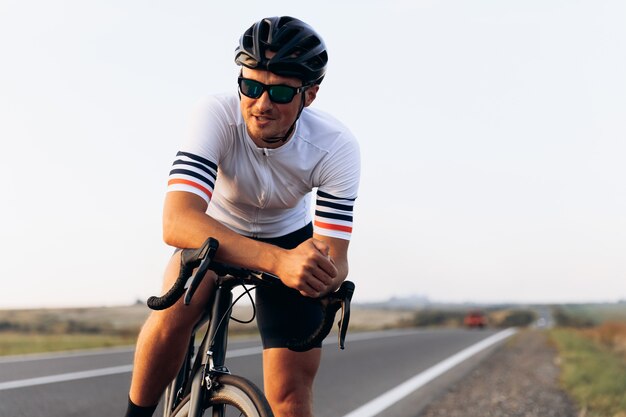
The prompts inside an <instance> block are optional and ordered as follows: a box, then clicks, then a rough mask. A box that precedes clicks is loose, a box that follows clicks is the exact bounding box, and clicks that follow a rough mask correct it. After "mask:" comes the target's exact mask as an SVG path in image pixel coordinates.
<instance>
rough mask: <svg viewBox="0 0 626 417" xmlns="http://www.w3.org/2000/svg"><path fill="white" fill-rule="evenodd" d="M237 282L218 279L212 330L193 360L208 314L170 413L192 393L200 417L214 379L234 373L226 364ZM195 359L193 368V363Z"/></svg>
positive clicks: (195, 413)
mask: <svg viewBox="0 0 626 417" xmlns="http://www.w3.org/2000/svg"><path fill="white" fill-rule="evenodd" d="M233 281H234V280H233V279H225V278H224V277H218V280H217V283H216V290H215V295H214V299H213V300H212V301H211V302H210V304H208V305H210V306H211V314H210V316H209V317H210V318H209V327H208V329H207V331H206V333H205V336H204V339H203V340H202V343H201V344H200V346H199V348H198V352H197V354H196V357H195V359H193V356H194V350H195V349H194V339H195V335H196V333H197V331H198V330H199V329H200V327H201V326H202V325H203V324H205V323H206V321H207V316H206V315H205V316H203V318H202V319H201V320H200V322H199V323H198V325H197V326H196V328H195V329H194V330H193V332H192V335H191V338H190V341H189V348H188V351H187V356H186V358H185V361H184V363H183V365H182V367H181V370H180V371H179V373H178V377H177V383H176V390H175V391H176V392H173V393H172V397H171V398H169V399H166V401H167V402H168V405H167V407H168V410H169V411H171V410H172V409H173V408H175V407H174V406H175V404H174V402H175V401H176V402H177V401H179V400H180V399H181V398H183V397H184V396H185V395H186V394H187V393H189V392H191V394H192V395H191V409H190V413H189V415H190V416H200V415H201V413H202V410H203V408H204V403H205V397H206V393H207V392H208V390H210V389H211V388H212V380H213V377H214V376H215V375H217V374H224V373H226V374H229V373H230V371H229V370H228V368H227V367H226V366H225V361H226V351H227V347H228V325H229V320H230V315H231V309H232V301H233V293H232V290H233V288H234V287H235V286H236V285H237V284H238V283H235V282H233ZM192 360H193V365H192V364H191V361H192ZM189 376H190V377H189ZM196 381H197V382H196ZM194 382H196V383H194ZM181 393H182V394H181Z"/></svg>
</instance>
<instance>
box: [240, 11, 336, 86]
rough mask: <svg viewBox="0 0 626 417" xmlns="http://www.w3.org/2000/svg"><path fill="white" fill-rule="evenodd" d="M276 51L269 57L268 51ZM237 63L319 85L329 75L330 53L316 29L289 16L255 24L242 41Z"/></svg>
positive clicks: (264, 20) (269, 18) (271, 18)
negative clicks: (327, 72) (327, 64)
mask: <svg viewBox="0 0 626 417" xmlns="http://www.w3.org/2000/svg"><path fill="white" fill-rule="evenodd" d="M267 51H270V52H273V53H274V55H273V56H272V57H271V58H267V56H266V52H267ZM235 62H236V63H237V65H243V66H244V67H247V68H252V69H262V70H267V71H270V72H273V73H274V74H278V75H282V76H285V77H295V78H299V79H301V80H302V82H303V83H304V84H305V85H306V84H319V83H321V82H322V79H323V78H324V74H326V63H327V62H328V53H327V52H326V45H325V44H324V41H323V40H322V38H321V37H320V36H319V35H318V34H317V32H315V30H313V28H312V27H311V26H309V25H307V24H306V23H304V22H303V21H301V20H298V19H296V18H294V17H290V16H282V17H268V18H265V19H263V20H260V21H258V22H256V23H254V24H253V25H252V26H250V28H249V29H248V30H246V32H245V33H244V34H243V35H242V36H241V38H240V39H239V46H238V47H237V49H235Z"/></svg>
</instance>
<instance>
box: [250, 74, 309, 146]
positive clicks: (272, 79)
mask: <svg viewBox="0 0 626 417" xmlns="http://www.w3.org/2000/svg"><path fill="white" fill-rule="evenodd" d="M242 77H244V78H249V79H251V80H255V81H258V82H260V83H263V84H266V85H273V84H282V85H288V86H291V87H301V86H302V81H300V80H299V79H297V78H290V77H282V76H280V75H276V74H274V73H271V72H269V71H264V70H254V69H250V68H246V67H243V68H242ZM318 88H319V86H318V85H315V86H312V87H310V88H308V89H307V90H305V91H304V92H301V93H298V94H296V95H295V97H294V98H293V100H292V101H291V102H290V103H286V104H279V103H274V102H272V101H271V100H270V97H269V94H268V92H267V91H264V92H263V94H262V95H261V97H259V98H257V99H254V98H250V97H246V96H245V95H243V94H240V96H241V103H240V106H241V114H242V115H243V119H244V121H245V123H246V127H247V129H248V134H249V135H250V137H251V138H252V140H253V141H254V143H255V144H256V145H257V146H259V147H263V148H277V147H279V146H281V145H282V144H283V143H284V142H283V141H278V142H275V140H272V138H276V137H283V136H285V135H286V134H287V132H288V131H289V128H290V127H291V125H292V124H293V122H294V120H295V119H296V116H297V115H298V111H299V110H300V105H301V103H302V94H304V106H305V107H306V106H308V105H310V104H311V103H312V102H313V100H314V99H315V96H316V94H317V90H318ZM263 139H269V140H270V142H265V141H264V140H263Z"/></svg>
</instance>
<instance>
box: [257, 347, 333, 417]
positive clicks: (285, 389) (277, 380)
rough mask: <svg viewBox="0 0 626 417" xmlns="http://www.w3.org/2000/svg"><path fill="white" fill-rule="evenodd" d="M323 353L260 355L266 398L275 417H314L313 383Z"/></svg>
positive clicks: (268, 351) (278, 351) (279, 351)
mask: <svg viewBox="0 0 626 417" xmlns="http://www.w3.org/2000/svg"><path fill="white" fill-rule="evenodd" d="M321 357H322V349H320V348H316V349H312V350H309V351H308V352H293V351H291V350H289V349H285V348H272V349H265V350H264V351H263V380H264V386H265V396H266V397H267V399H268V401H269V403H270V405H271V406H272V411H273V412H274V415H275V416H276V417H313V381H314V379H315V375H316V374H317V370H318V368H319V365H320V360H321Z"/></svg>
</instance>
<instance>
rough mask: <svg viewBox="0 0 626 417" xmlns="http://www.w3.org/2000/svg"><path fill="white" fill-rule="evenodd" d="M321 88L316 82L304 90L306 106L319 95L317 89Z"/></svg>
mask: <svg viewBox="0 0 626 417" xmlns="http://www.w3.org/2000/svg"><path fill="white" fill-rule="evenodd" d="M319 89H320V85H319V84H315V85H313V86H311V87H309V88H307V89H306V90H305V91H304V107H308V106H310V105H311V103H313V101H314V100H315V97H317V90H319Z"/></svg>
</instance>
